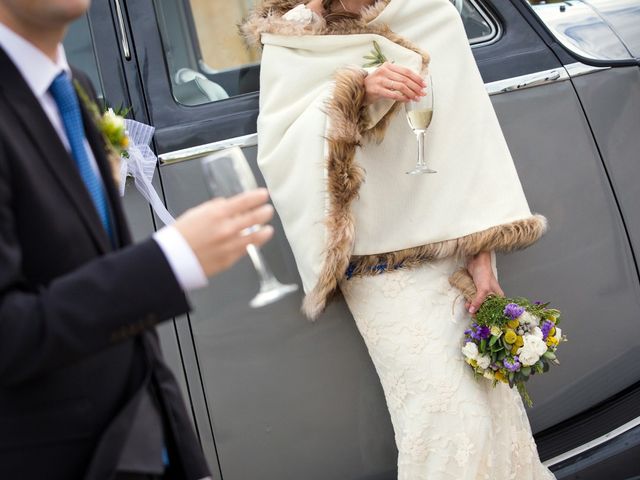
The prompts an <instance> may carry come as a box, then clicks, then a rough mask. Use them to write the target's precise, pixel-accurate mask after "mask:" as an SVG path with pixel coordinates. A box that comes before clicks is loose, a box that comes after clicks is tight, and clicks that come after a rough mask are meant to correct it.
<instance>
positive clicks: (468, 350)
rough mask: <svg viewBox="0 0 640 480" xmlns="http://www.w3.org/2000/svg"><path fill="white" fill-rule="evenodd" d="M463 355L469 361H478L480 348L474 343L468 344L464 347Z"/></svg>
mask: <svg viewBox="0 0 640 480" xmlns="http://www.w3.org/2000/svg"><path fill="white" fill-rule="evenodd" d="M462 354H463V355H464V356H465V357H467V358H468V359H469V360H476V359H477V358H478V346H477V345H476V344H475V343H473V342H467V343H465V345H464V347H462Z"/></svg>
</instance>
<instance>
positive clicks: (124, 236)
mask: <svg viewBox="0 0 640 480" xmlns="http://www.w3.org/2000/svg"><path fill="white" fill-rule="evenodd" d="M80 81H81V80H80ZM81 82H82V81H81ZM81 103H82V102H81ZM80 109H81V110H82V120H83V123H84V128H85V133H86V135H87V140H88V141H89V145H90V146H91V150H92V151H93V155H94V157H95V159H96V163H97V164H98V169H99V170H100V175H101V176H102V179H103V183H104V186H105V190H106V193H107V198H108V200H109V207H110V209H109V210H110V213H111V225H112V227H113V231H114V234H115V235H116V238H115V242H116V245H118V246H124V245H127V244H129V243H131V239H130V237H129V228H128V227H127V222H126V218H125V215H124V211H123V210H122V204H121V202H120V198H119V197H120V194H119V192H118V189H117V188H116V185H115V182H114V181H113V173H112V171H111V162H110V161H109V158H108V156H107V148H106V145H105V143H104V142H105V141H104V138H103V137H102V134H101V133H100V132H99V130H98V128H97V127H96V124H95V122H94V121H93V119H92V118H91V115H90V114H89V112H87V109H86V108H85V106H84V105H82V104H81V105H80Z"/></svg>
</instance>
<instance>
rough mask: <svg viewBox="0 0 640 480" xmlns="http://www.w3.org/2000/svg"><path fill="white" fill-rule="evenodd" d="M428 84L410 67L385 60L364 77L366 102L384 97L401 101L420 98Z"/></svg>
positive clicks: (368, 103)
mask: <svg viewBox="0 0 640 480" xmlns="http://www.w3.org/2000/svg"><path fill="white" fill-rule="evenodd" d="M426 86H427V84H426V83H425V82H424V80H423V79H422V78H421V77H420V75H417V74H416V73H414V72H413V71H411V70H409V69H408V68H405V67H401V66H399V65H394V64H393V63H389V62H385V63H384V64H382V65H381V66H380V67H379V68H378V69H376V70H375V71H374V72H372V73H370V74H369V75H367V76H366V77H365V79H364V87H365V91H366V96H365V100H364V101H365V103H366V104H367V105H371V104H372V103H375V102H377V101H378V100H381V99H383V98H390V99H392V100H397V101H399V102H408V101H410V100H418V99H419V98H420V97H422V96H424V95H425V93H424V89H425V87H426Z"/></svg>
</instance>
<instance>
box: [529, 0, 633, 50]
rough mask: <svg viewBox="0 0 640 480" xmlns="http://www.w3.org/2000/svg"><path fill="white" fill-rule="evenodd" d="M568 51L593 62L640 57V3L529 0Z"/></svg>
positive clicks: (619, 0) (610, 0) (627, 1)
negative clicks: (639, 26)
mask: <svg viewBox="0 0 640 480" xmlns="http://www.w3.org/2000/svg"><path fill="white" fill-rule="evenodd" d="M528 3H529V5H530V6H531V8H532V9H533V11H534V12H535V13H536V15H537V16H538V17H539V18H540V19H541V20H542V22H544V24H545V25H546V26H547V28H548V29H549V30H550V31H551V33H552V34H553V35H554V36H555V37H556V38H557V39H558V41H559V42H560V43H562V44H563V45H564V46H565V47H566V48H567V49H569V50H571V51H572V52H574V53H575V54H577V55H579V56H582V57H585V58H587V59H593V60H628V59H632V58H634V54H635V55H640V28H638V25H640V0H589V1H582V0H564V1H562V0H528Z"/></svg>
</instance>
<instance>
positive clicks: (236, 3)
mask: <svg viewBox="0 0 640 480" xmlns="http://www.w3.org/2000/svg"><path fill="white" fill-rule="evenodd" d="M258 1H259V0H258ZM451 2H452V3H453V4H454V6H455V7H456V8H457V9H458V11H459V12H460V15H461V17H462V20H463V23H464V27H465V30H466V33H467V37H468V38H469V41H470V43H471V44H472V45H478V44H485V43H487V42H490V41H493V40H494V39H495V38H497V37H498V35H499V28H498V27H499V26H498V24H497V22H496V20H495V19H494V18H493V17H491V16H490V15H489V14H488V12H487V11H486V10H485V9H483V8H481V6H480V3H479V2H478V1H477V0H451ZM255 4H256V0H154V6H155V11H156V18H157V21H158V25H159V27H160V32H161V35H162V41H163V48H164V52H165V56H166V64H167V69H168V72H167V73H168V75H169V77H170V80H171V87H172V91H173V96H174V99H175V100H176V101H177V102H178V103H180V104H183V105H201V104H204V103H210V102H217V101H222V100H226V99H228V98H232V97H236V96H239V95H244V94H247V93H252V92H256V91H258V90H259V88H260V84H259V70H260V53H259V52H258V51H255V50H250V49H248V48H247V46H246V44H245V42H244V40H243V39H242V37H241V36H240V35H239V33H238V24H239V23H241V22H242V19H243V18H245V17H246V16H247V14H248V13H249V11H250V10H251V8H252V7H253V6H254V5H255Z"/></svg>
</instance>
